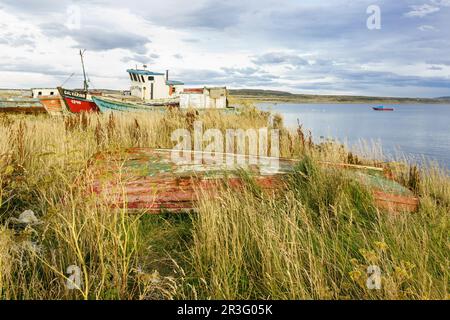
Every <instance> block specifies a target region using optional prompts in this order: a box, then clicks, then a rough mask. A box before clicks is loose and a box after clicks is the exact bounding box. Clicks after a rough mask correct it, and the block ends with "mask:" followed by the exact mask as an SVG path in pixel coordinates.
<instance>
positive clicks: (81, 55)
mask: <svg viewBox="0 0 450 320" xmlns="http://www.w3.org/2000/svg"><path fill="white" fill-rule="evenodd" d="M85 52H86V50H83V51H81V50H80V57H81V66H82V67H83V77H84V91H86V93H87V92H88V89H89V85H88V82H87V79H86V70H85V69H84V60H83V54H84V53H85Z"/></svg>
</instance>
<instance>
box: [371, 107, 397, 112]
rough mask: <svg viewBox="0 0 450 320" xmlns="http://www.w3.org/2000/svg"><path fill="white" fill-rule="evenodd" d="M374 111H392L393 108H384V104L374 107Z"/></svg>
mask: <svg viewBox="0 0 450 320" xmlns="http://www.w3.org/2000/svg"><path fill="white" fill-rule="evenodd" d="M373 110H375V111H394V108H386V107H385V106H379V107H374V108H373Z"/></svg>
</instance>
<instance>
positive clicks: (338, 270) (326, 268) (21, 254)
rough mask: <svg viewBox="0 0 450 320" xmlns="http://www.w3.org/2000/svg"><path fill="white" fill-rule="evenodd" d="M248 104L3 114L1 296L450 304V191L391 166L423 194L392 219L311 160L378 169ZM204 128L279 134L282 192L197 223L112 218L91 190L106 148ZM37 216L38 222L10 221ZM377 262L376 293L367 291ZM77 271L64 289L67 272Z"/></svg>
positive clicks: (443, 182)
mask: <svg viewBox="0 0 450 320" xmlns="http://www.w3.org/2000/svg"><path fill="white" fill-rule="evenodd" d="M269 118H270V117H269V115H268V114H267V113H261V112H258V111H257V110H255V109H254V108H251V107H248V108H246V109H244V111H243V112H242V113H241V114H240V115H237V114H228V115H223V114H221V113H217V112H214V111H211V112H207V113H202V114H196V113H195V112H188V113H180V112H177V111H171V112H168V113H166V114H158V113H154V114H151V115H146V116H143V115H142V114H141V115H132V114H127V115H114V116H112V115H74V116H69V117H61V118H49V117H46V116H33V117H28V116H2V117H0V222H1V224H0V297H1V298H2V299H176V298H213V299H214V298H225V299H235V298H244V299H245V298H261V299H265V298H273V299H295V298H307V299H313V298H317V299H343V298H353V299H364V298H368V299H372V298H375V299H381V298H395V299H397V298H398V299H402V298H404V299H420V298H430V299H435V298H448V269H449V268H448V267H449V261H448V252H449V242H448V240H449V239H448V231H449V226H448V223H449V211H450V180H449V177H448V174H447V173H445V172H443V171H442V170H439V169H437V168H436V166H431V167H430V168H424V169H420V170H419V171H414V170H412V169H411V168H410V167H409V166H407V165H404V164H396V165H392V168H391V170H392V174H393V176H395V177H396V178H397V179H398V180H399V181H401V182H402V183H404V184H405V185H409V186H411V187H413V189H414V190H415V192H416V193H417V194H418V195H420V197H421V208H420V211H419V212H418V213H414V214H403V215H398V216H391V215H388V214H386V213H383V212H379V211H378V210H377V209H376V208H375V207H374V206H373V200H372V199H371V196H370V193H369V192H368V191H367V190H365V189H364V187H362V186H360V185H359V184H358V183H356V182H355V181H353V180H352V179H351V178H350V177H348V176H346V175H345V173H343V172H341V171H337V170H323V169H321V167H320V166H319V165H318V161H336V162H348V163H365V164H374V163H376V162H374V161H371V160H366V159H359V158H358V157H357V156H356V155H353V154H350V153H348V152H347V151H346V150H345V148H343V147H342V146H339V145H336V144H333V143H331V142H327V143H323V144H321V145H314V144H313V143H312V141H311V138H310V134H309V133H305V132H303V131H302V130H298V131H289V130H287V129H285V128H284V126H283V123H282V120H281V118H280V117H276V116H275V117H273V118H272V119H269ZM195 121H202V122H203V123H204V126H205V129H206V128H217V129H220V130H223V131H225V130H226V129H232V128H242V129H247V128H260V127H267V125H268V122H270V125H271V127H272V128H276V129H280V130H281V143H280V146H281V155H282V156H285V157H295V158H304V159H305V160H304V161H303V162H302V163H301V165H300V166H299V168H298V169H297V171H296V173H295V174H293V175H292V176H291V177H289V179H288V180H287V184H288V188H287V192H285V193H283V194H277V195H267V194H265V193H263V192H261V190H258V188H256V187H255V185H254V184H252V183H251V182H249V184H248V186H247V187H246V189H245V190H243V191H242V192H240V193H239V194H237V193H236V191H232V190H226V189H224V190H223V192H222V193H221V196H220V198H219V199H216V200H204V201H202V203H201V205H200V208H199V212H198V214H193V215H187V216H186V215H177V216H166V215H163V216H157V217H152V216H148V215H145V213H144V212H129V211H128V210H126V209H123V210H111V209H110V208H109V207H108V205H107V204H106V203H103V200H102V199H99V198H96V197H93V196H92V195H89V193H88V192H87V191H86V190H87V189H88V187H87V186H88V185H89V183H90V182H91V180H92V179H93V177H92V176H90V173H89V170H87V169H88V167H89V161H90V159H92V157H93V156H94V155H95V154H96V153H98V152H101V151H114V150H120V149H123V148H129V147H152V148H170V147H173V145H174V142H172V141H171V139H170V138H171V134H172V132H173V131H174V130H176V129H180V128H187V129H189V130H192V129H193V123H194V122H195ZM24 210H33V211H34V212H35V213H36V215H37V217H38V218H39V219H40V220H41V222H40V223H39V224H35V225H25V224H20V223H17V221H16V219H17V218H18V217H19V215H20V214H21V213H22V212H23V211H24ZM372 264H376V265H379V266H380V268H381V270H382V271H383V289H382V290H381V291H371V290H367V288H366V287H365V278H366V268H367V266H368V265H372ZM70 266H77V267H79V268H80V270H81V274H82V286H81V287H80V288H79V290H68V289H67V285H66V283H67V278H68V276H69V275H68V274H67V268H68V267H70Z"/></svg>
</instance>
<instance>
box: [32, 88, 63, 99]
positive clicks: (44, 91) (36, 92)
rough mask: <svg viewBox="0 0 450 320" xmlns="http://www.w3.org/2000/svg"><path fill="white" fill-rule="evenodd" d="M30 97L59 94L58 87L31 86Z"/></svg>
mask: <svg viewBox="0 0 450 320" xmlns="http://www.w3.org/2000/svg"><path fill="white" fill-rule="evenodd" d="M31 92H32V97H33V98H39V97H48V96H59V92H58V89H56V88H32V89H31Z"/></svg>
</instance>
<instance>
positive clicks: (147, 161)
mask: <svg viewBox="0 0 450 320" xmlns="http://www.w3.org/2000/svg"><path fill="white" fill-rule="evenodd" d="M279 161H280V172H279V173H277V174H262V172H263V171H264V170H262V168H261V167H260V166H258V165H252V166H248V167H247V168H246V170H247V171H246V173H245V174H244V176H240V175H239V174H236V170H228V171H227V170H224V169H223V168H215V167H214V166H208V165H206V164H199V165H189V164H186V165H176V164H174V163H173V162H172V161H171V150H154V149H145V148H142V149H131V150H128V151H127V152H125V153H121V154H107V155H105V154H103V155H99V156H97V157H96V159H95V161H94V164H93V167H92V169H93V170H94V175H95V176H96V179H95V182H94V184H93V185H92V190H91V191H92V192H94V193H96V194H98V196H100V197H102V198H103V199H104V200H105V201H106V203H109V204H110V205H111V206H112V207H116V208H129V209H142V210H147V211H148V212H150V213H160V212H161V211H164V210H166V211H172V212H180V211H186V210H192V209H195V208H196V207H197V204H198V202H199V201H200V200H201V199H202V198H203V197H218V196H220V195H219V190H221V188H220V187H221V186H223V185H226V186H227V187H230V188H232V189H235V190H239V188H242V187H244V185H245V184H246V183H247V182H246V176H245V175H248V176H250V177H251V179H252V180H253V181H254V183H255V184H256V185H257V186H258V187H259V188H261V190H263V191H264V192H266V193H268V194H275V193H280V192H282V191H283V189H284V187H285V182H284V176H285V174H286V173H287V172H289V170H291V171H292V170H293V168H294V166H295V164H296V163H297V161H295V160H288V159H280V160H279ZM216 169H218V170H216ZM342 170H345V169H342ZM360 170H362V169H360ZM265 172H267V171H265ZM269 172H270V171H269ZM386 181H387V180H386ZM391 183H392V182H391ZM399 187H401V186H399ZM372 193H373V196H374V200H375V204H376V205H377V207H379V208H380V209H383V210H386V211H388V212H413V211H416V210H417V209H418V205H419V200H418V199H417V198H415V197H414V196H413V195H412V193H409V192H407V190H406V191H405V194H395V193H389V192H385V191H383V190H380V189H377V188H373V192H372Z"/></svg>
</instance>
